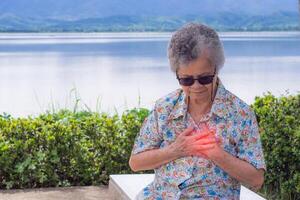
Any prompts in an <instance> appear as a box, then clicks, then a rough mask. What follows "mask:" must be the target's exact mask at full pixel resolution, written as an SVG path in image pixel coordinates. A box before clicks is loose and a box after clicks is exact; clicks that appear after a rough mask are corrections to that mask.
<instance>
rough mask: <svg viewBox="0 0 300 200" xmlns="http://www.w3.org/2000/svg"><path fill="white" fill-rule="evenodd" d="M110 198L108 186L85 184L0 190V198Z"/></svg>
mask: <svg viewBox="0 0 300 200" xmlns="http://www.w3.org/2000/svg"><path fill="white" fill-rule="evenodd" d="M60 199H63V200H111V197H110V195H109V193H108V187H105V186H85V187H64V188H42V189H25V190H0V200H60Z"/></svg>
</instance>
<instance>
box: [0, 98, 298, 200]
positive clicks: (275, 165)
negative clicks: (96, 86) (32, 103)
mask: <svg viewBox="0 0 300 200" xmlns="http://www.w3.org/2000/svg"><path fill="white" fill-rule="evenodd" d="M252 107H253V109H254V111H255V113H256V115H257V119H258V122H259V127H260V129H261V139H262V144H263V148H264V155H265V159H266V164H267V173H266V174H265V184H264V187H263V189H262V192H263V193H264V194H265V195H266V196H267V197H268V198H269V199H284V200H295V199H300V94H298V95H295V96H282V97H278V98H276V97H274V96H273V95H272V94H270V93H269V94H266V95H265V96H263V97H257V98H256V99H255V102H254V104H253V105H252ZM148 113H149V111H148V110H147V109H142V108H140V109H132V110H129V111H126V112H124V113H123V115H122V116H118V115H113V116H109V115H108V114H105V113H101V114H100V113H93V112H85V111H76V110H74V111H73V112H72V111H68V110H61V111H59V112H56V113H52V114H50V113H47V114H42V115H40V116H38V117H35V118H31V117H28V118H17V119H14V118H12V117H11V116H10V115H7V114H4V115H2V116H1V117H0V188H1V189H3V188H7V189H9V188H33V187H50V186H69V185H99V184H107V183H108V178H109V177H108V176H109V174H122V173H131V170H130V168H129V166H128V159H129V156H130V153H131V148H132V146H133V142H134V138H135V137H136V134H137V133H138V132H139V129H140V127H141V125H142V122H143V120H144V119H145V117H146V116H147V115H148Z"/></svg>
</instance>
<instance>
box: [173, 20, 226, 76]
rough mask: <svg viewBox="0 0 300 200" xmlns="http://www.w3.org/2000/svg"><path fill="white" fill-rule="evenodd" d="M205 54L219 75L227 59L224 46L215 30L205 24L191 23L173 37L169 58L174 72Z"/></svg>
mask: <svg viewBox="0 0 300 200" xmlns="http://www.w3.org/2000/svg"><path fill="white" fill-rule="evenodd" d="M204 54H205V55H206V56H207V58H208V59H209V60H210V62H211V63H212V64H213V66H215V67H216V72H217V73H218V72H219V70H220V69H221V68H222V67H223V65H224V62H225V57H224V50H223V45H222V43H221V41H220V39H219V36H218V34H217V32H216V31H215V30H214V29H212V28H210V27H208V26H206V25H203V24H197V23H189V24H187V25H185V26H183V27H182V28H180V29H179V30H177V31H176V32H175V33H174V34H173V35H172V38H171V40H170V42H169V47H168V57H169V62H170V65H171V70H172V71H173V72H176V71H177V70H178V69H179V68H180V65H186V64H188V63H189V62H191V61H194V60H196V59H197V58H198V57H200V56H201V55H204Z"/></svg>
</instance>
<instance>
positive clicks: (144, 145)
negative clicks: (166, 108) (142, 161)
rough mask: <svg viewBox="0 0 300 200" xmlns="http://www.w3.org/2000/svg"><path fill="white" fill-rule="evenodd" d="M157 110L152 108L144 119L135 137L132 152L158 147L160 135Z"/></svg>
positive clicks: (160, 140)
mask: <svg viewBox="0 0 300 200" xmlns="http://www.w3.org/2000/svg"><path fill="white" fill-rule="evenodd" d="M157 119H158V117H157V111H156V109H155V108H154V109H153V110H152V111H151V112H150V114H149V115H148V117H147V118H146V119H145V121H144V123H143V125H142V127H141V129H140V132H139V134H138V135H137V137H136V138H135V141H134V145H133V149H132V154H137V153H140V152H143V151H146V150H150V149H155V148H159V146H160V144H161V142H162V135H161V133H160V132H159V131H158V121H157Z"/></svg>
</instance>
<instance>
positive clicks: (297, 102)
mask: <svg viewBox="0 0 300 200" xmlns="http://www.w3.org/2000/svg"><path fill="white" fill-rule="evenodd" d="M252 107H253V108H254V111H255V113H256V115H257V119H258V122H259V127H260V129H261V140H262V145H263V149H264V155H265V159H266V164H267V173H266V175H265V184H264V187H263V190H262V192H263V193H265V194H266V195H267V196H268V199H283V200H296V199H297V200H298V199H300V94H298V95H294V96H292V95H287V96H281V97H277V98H276V97H274V96H273V95H272V94H270V93H268V94H266V95H265V96H264V97H257V98H256V99H255V102H254V104H253V105H252Z"/></svg>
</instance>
